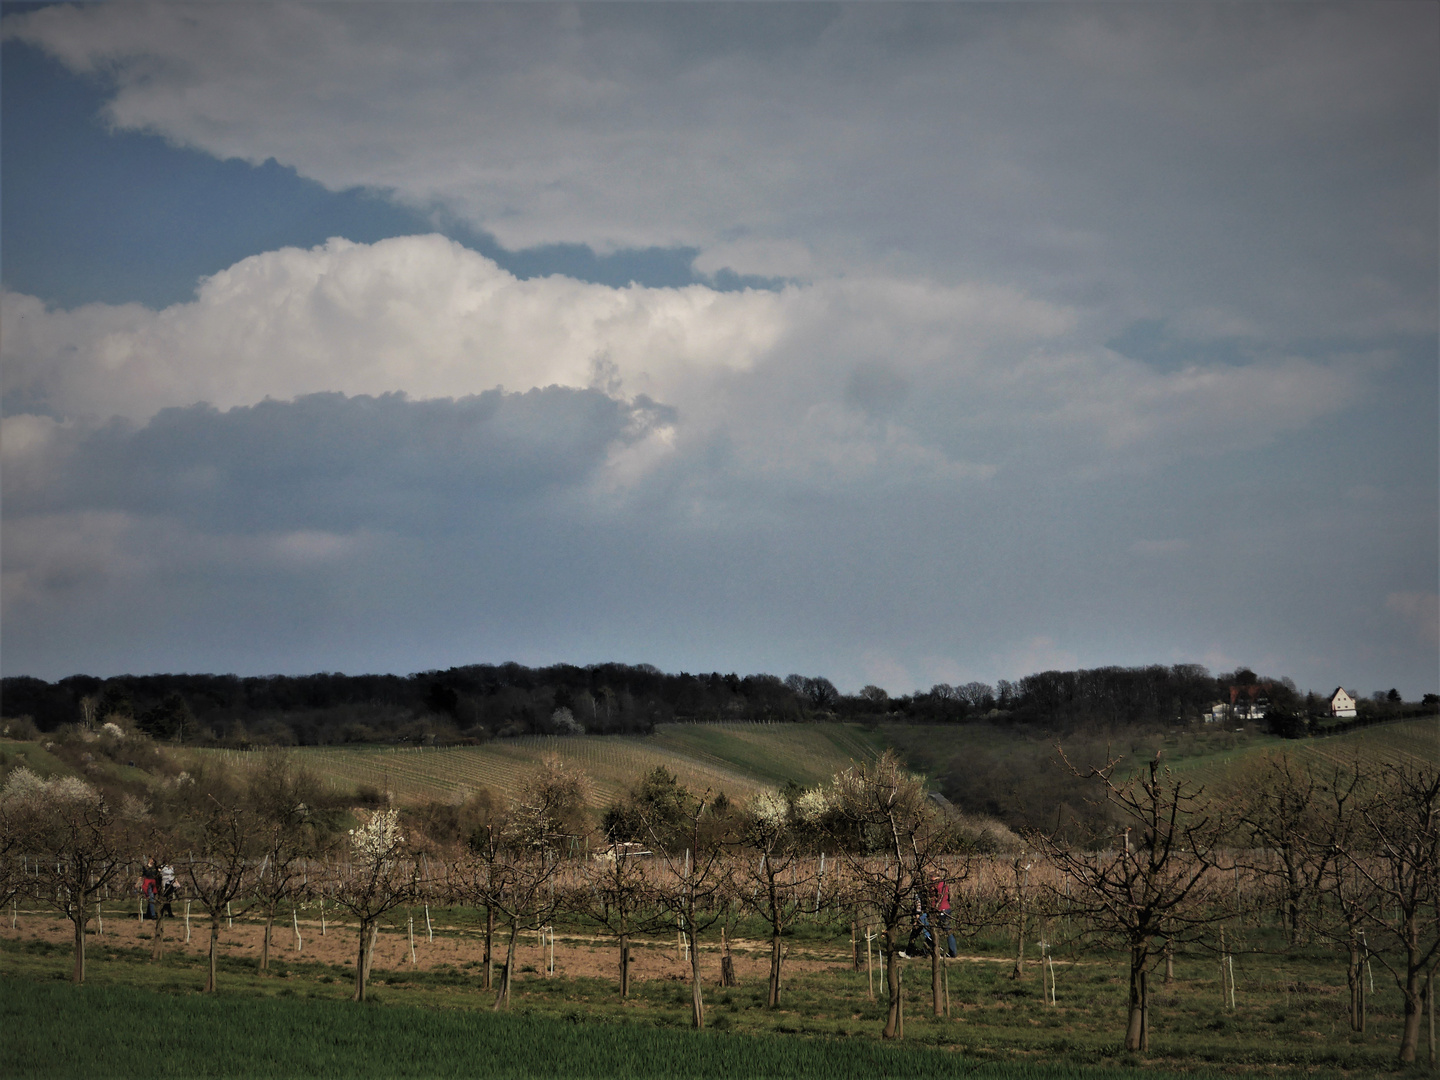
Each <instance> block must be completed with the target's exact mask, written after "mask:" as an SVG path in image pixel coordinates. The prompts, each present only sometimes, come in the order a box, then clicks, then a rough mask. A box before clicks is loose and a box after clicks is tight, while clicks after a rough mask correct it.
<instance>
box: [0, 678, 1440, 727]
mask: <svg viewBox="0 0 1440 1080" xmlns="http://www.w3.org/2000/svg"><path fill="white" fill-rule="evenodd" d="M1357 696H1358V695H1357ZM1375 696H1378V698H1379V700H1378V701H1377V700H1373V697H1375ZM1237 697H1239V698H1243V699H1244V700H1246V701H1252V702H1259V703H1261V704H1263V705H1264V706H1265V708H1266V710H1267V714H1266V715H1267V718H1268V724H1269V726H1270V727H1271V729H1272V730H1274V731H1275V732H1276V733H1277V734H1283V735H1287V736H1299V735H1303V734H1306V733H1308V732H1310V731H1312V730H1314V729H1316V728H1317V727H1319V726H1320V725H1321V724H1322V723H1328V709H1327V707H1326V702H1325V699H1324V697H1322V696H1321V695H1319V694H1316V693H1313V692H1311V693H1301V692H1300V691H1299V690H1297V689H1296V687H1295V684H1294V683H1293V681H1291V680H1290V679H1288V678H1283V677H1280V678H1275V677H1267V676H1259V675H1256V674H1255V672H1253V671H1251V670H1249V669H1248V668H1244V667H1241V668H1237V669H1236V670H1234V671H1232V672H1223V673H1219V674H1214V675H1212V674H1211V673H1210V672H1209V671H1207V670H1206V669H1205V668H1204V667H1201V666H1200V665H1197V664H1176V665H1172V666H1168V667H1167V666H1165V665H1159V664H1156V665H1150V666H1146V667H1103V668H1093V669H1089V670H1079V671H1046V672H1040V673H1037V674H1033V675H1027V676H1025V677H1024V678H1022V679H1020V680H1018V681H1016V682H1011V681H1009V680H1004V679H1002V680H1000V681H999V683H997V684H996V685H994V686H991V685H989V684H987V683H981V682H970V683H966V684H964V685H961V686H951V685H949V684H946V683H938V684H936V685H934V686H932V687H931V688H930V689H929V690H917V691H915V692H914V693H911V694H907V695H903V696H897V697H891V696H890V695H888V694H887V693H886V691H884V690H883V689H881V688H879V687H876V686H866V687H864V688H863V689H862V690H860V692H859V693H856V694H842V693H841V692H840V691H838V690H837V689H836V687H835V685H834V684H833V683H832V682H831V681H830V680H829V679H827V678H824V677H823V676H802V675H789V676H787V677H785V678H783V679H782V678H780V677H778V676H775V675H766V674H758V675H745V676H740V675H736V674H734V673H731V674H721V673H719V672H711V673H709V674H690V673H688V672H680V673H679V674H667V673H665V672H662V671H660V670H659V669H658V668H656V667H654V666H652V665H649V664H636V665H627V664H618V663H611V664H593V665H589V666H586V667H579V666H575V665H570V664H556V665H553V666H550V667H543V668H530V667H525V666H523V665H521V664H515V663H508V664H498V665H490V664H475V665H469V666H465V667H455V668H449V669H448V670H445V671H425V672H419V673H415V674H411V675H405V676H401V675H343V674H339V673H331V674H324V673H322V674H313V675H299V676H294V675H269V676H237V675H184V674H181V675H121V676H116V677H113V678H108V679H102V678H98V677H95V676H90V675H72V676H69V677H67V678H64V679H60V680H59V681H57V682H54V683H49V682H46V681H44V680H42V679H37V678H33V677H29V676H14V677H8V678H5V679H4V680H0V715H3V716H5V717H7V718H11V719H13V720H19V719H20V718H22V717H24V718H28V722H30V723H33V725H34V727H35V728H36V730H38V731H40V732H49V731H54V730H56V729H57V728H59V727H61V726H62V725H64V724H73V723H94V722H97V721H98V722H101V723H103V722H104V721H105V720H106V719H108V718H110V717H112V716H114V717H118V718H119V719H122V720H125V721H133V722H134V724H135V725H136V726H138V727H139V728H140V729H141V730H143V731H145V732H146V733H147V734H149V735H151V736H153V737H155V738H159V739H166V740H171V741H177V742H185V743H193V744H200V745H224V746H234V747H241V748H244V747H250V746H264V745H282V746H315V745H328V744H337V743H380V742H383V743H401V742H409V743H417V744H429V745H433V744H445V745H453V744H464V743H475V742H483V741H485V740H488V739H493V738H504V737H506V736H513V735H534V734H541V735H566V734H581V733H586V734H621V733H646V732H649V731H652V730H654V727H655V725H656V724H662V723H670V722H675V721H698V722H706V721H717V720H753V721H762V722H805V721H817V720H860V721H863V720H881V721H885V720H888V721H903V722H907V723H935V724H964V723H974V722H977V721H989V722H992V723H1001V724H1005V725H1011V726H1015V727H1019V728H1035V729H1039V730H1043V731H1046V732H1056V733H1071V732H1081V731H1086V730H1089V731H1103V730H1110V729H1117V728H1128V727H1135V726H1144V727H1147V728H1152V729H1155V728H1164V727H1169V726H1173V725H1177V724H1179V725H1184V724H1188V723H1191V722H1194V721H1197V720H1198V719H1199V718H1200V716H1201V714H1202V713H1204V712H1205V711H1206V710H1207V709H1208V708H1210V706H1211V705H1213V704H1214V703H1216V702H1229V701H1234V700H1236V699H1237ZM1432 697H1434V695H1427V699H1426V702H1425V703H1424V706H1423V707H1408V706H1407V705H1406V703H1404V702H1402V701H1401V700H1400V696H1399V694H1397V693H1396V692H1395V691H1393V690H1392V691H1390V692H1389V694H1388V695H1386V694H1379V695H1374V696H1372V698H1366V699H1364V700H1362V701H1361V703H1360V705H1361V715H1360V716H1359V717H1357V718H1356V719H1357V721H1360V722H1365V721H1367V720H1374V719H1395V718H1399V717H1403V716H1409V715H1420V714H1421V712H1422V709H1423V710H1424V711H1428V709H1429V708H1430V707H1431V704H1432V703H1431V702H1430V700H1429V699H1430V698H1432Z"/></svg>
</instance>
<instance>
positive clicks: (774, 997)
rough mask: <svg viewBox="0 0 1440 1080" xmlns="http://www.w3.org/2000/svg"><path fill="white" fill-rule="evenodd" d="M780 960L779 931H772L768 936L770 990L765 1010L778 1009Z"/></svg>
mask: <svg viewBox="0 0 1440 1080" xmlns="http://www.w3.org/2000/svg"><path fill="white" fill-rule="evenodd" d="M782 959H783V955H782V953H781V951H780V931H778V930H774V931H773V932H772V933H771V934H770V989H769V993H767V994H766V997H765V1005H766V1007H767V1008H771V1009H778V1008H779V1007H780V964H781V961H782Z"/></svg>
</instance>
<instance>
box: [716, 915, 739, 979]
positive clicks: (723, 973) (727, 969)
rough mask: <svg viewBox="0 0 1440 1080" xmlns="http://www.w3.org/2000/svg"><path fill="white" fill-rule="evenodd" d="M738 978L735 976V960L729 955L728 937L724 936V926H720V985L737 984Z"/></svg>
mask: <svg viewBox="0 0 1440 1080" xmlns="http://www.w3.org/2000/svg"><path fill="white" fill-rule="evenodd" d="M739 984H740V980H739V979H737V978H736V977H735V961H734V960H733V959H731V957H730V939H729V937H727V936H726V933H725V928H724V927H723V926H722V927H721V928H720V985H721V986H738V985H739Z"/></svg>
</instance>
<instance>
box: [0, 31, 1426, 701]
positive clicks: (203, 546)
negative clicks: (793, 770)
mask: <svg viewBox="0 0 1440 1080" xmlns="http://www.w3.org/2000/svg"><path fill="white" fill-rule="evenodd" d="M1437 20H1440V14H1437V9H1436V8H1435V7H1434V6H1433V5H1407V4H1397V5H1336V6H1330V5H1291V4H1283V5H1273V6H1272V5H1265V4H1254V5H1163V6H1162V5H1151V6H1140V5H1109V4H1106V5H1098V6H1079V5H1068V6H1064V7H1055V6H1040V5H1035V6H1031V5H978V4H964V5H962V4H954V5H937V4H922V5H909V4H858V5H845V6H843V7H831V6H828V5H809V4H802V5H648V4H647V5H639V6H629V5H623V4H618V5H612V4H605V5H580V6H578V7H575V6H564V7H562V6H559V5H538V4H523V5H488V4H487V5H471V4H455V5H446V4H426V5H398V4H318V5H313V6H306V5H274V6H265V7H256V6H252V5H243V6H235V5H208V6H197V5H189V4H185V5H166V4H152V5H146V6H136V5H93V6H88V7H83V8H69V7H65V8H62V7H52V8H47V9H44V10H39V11H35V12H33V13H29V14H25V15H22V16H20V17H7V18H6V19H5V21H4V26H5V28H6V32H7V33H10V34H15V35H18V36H21V37H24V38H25V39H26V40H29V41H32V42H35V43H36V44H38V45H40V46H41V47H43V48H45V49H47V50H50V51H51V52H52V53H54V54H55V55H57V56H59V57H61V58H62V59H63V60H64V61H65V62H66V63H67V64H69V65H70V66H71V67H72V68H73V69H74V70H77V71H85V72H90V73H93V74H97V75H99V76H101V77H103V78H105V79H109V80H113V83H114V86H115V96H114V99H113V101H112V103H111V106H110V109H109V114H108V116H109V119H110V120H111V121H112V122H114V123H116V124H118V125H120V126H122V127H126V128H133V129H141V130H146V131H152V132H155V133H158V134H161V135H164V136H165V137H167V138H169V139H172V140H174V141H176V142H178V143H182V144H185V145H190V146H195V147H198V148H200V149H202V150H205V151H207V152H210V153H213V154H216V155H219V156H235V157H239V158H243V159H245V160H248V161H257V162H258V161H263V160H265V159H266V158H269V157H271V156H274V157H276V158H278V159H279V160H280V161H281V162H282V163H284V164H287V165H294V166H295V167H296V168H297V169H298V170H299V171H300V172H301V173H302V174H304V175H306V176H309V177H313V178H317V179H319V180H321V181H322V182H324V183H326V184H328V185H330V186H332V187H334V188H346V187H349V186H352V185H368V186H371V187H375V188H379V189H383V190H387V191H390V192H391V193H392V194H393V195H394V197H395V198H397V199H401V200H406V201H409V202H412V203H415V204H418V205H421V206H424V207H427V208H429V207H437V208H438V209H440V210H442V211H444V212H447V213H454V214H459V215H463V216H465V217H467V218H468V219H469V220H471V221H473V222H475V223H477V224H478V225H480V226H481V227H483V228H485V229H488V230H490V231H492V232H493V233H494V234H495V235H497V236H498V237H500V239H501V240H502V241H504V242H505V243H507V244H509V245H511V246H519V245H528V244H535V243H542V242H551V241H554V242H566V243H590V244H593V245H595V246H596V247H597V248H606V247H608V246H613V245H625V244H638V245H643V244H686V245H693V246H694V247H695V248H697V249H699V251H700V255H699V257H698V260H697V266H698V268H699V269H700V270H701V271H702V272H711V271H715V270H718V269H720V268H724V267H731V268H734V269H736V270H738V271H742V272H745V271H753V272H756V273H760V274H778V275H790V276H792V278H793V280H792V281H791V282H790V283H789V284H787V285H786V286H785V287H784V288H780V289H776V290H773V291H763V290H751V291H745V292H732V293H720V292H717V291H716V290H713V289H708V288H704V287H702V286H692V287H689V288H685V289H651V288H642V287H639V286H631V287H629V288H611V287H607V286H602V285H596V284H593V283H585V282H580V281H575V280H572V279H568V278H564V277H559V276H554V277H546V278H535V279H530V280H519V279H517V278H515V277H514V276H513V275H510V274H507V273H505V272H504V271H502V270H501V269H500V268H499V267H497V266H496V265H495V264H494V263H493V262H490V261H489V260H487V259H484V258H482V257H480V256H478V255H476V254H475V253H474V252H472V251H468V250H466V249H464V248H463V247H461V246H459V245H457V244H453V243H450V242H448V241H446V240H444V239H442V238H440V237H436V236H420V237H404V238H396V239H392V240H387V241H384V242H381V243H376V244H354V243H350V242H348V241H347V240H345V239H343V238H340V239H336V240H334V241H332V242H331V243H329V244H327V245H323V246H321V247H318V248H315V249H313V250H309V251H302V250H298V249H293V248H289V249H284V250H280V251H270V252H260V253H256V254H254V255H253V256H251V257H250V258H247V259H244V260H242V261H241V262H238V263H236V264H235V265H234V266H231V267H229V268H228V269H226V270H225V271H223V272H221V273H219V274H217V275H215V276H214V277H212V278H210V279H207V280H206V281H204V282H201V283H200V284H199V287H198V289H197V292H196V296H195V298H194V300H193V301H192V302H190V303H186V304H177V305H174V306H172V307H170V308H166V309H164V310H162V311H151V310H148V309H145V308H143V307H140V306H136V305H131V306H126V307H110V306H105V305H89V306H86V307H82V308H79V309H76V310H70V311H65V310H57V309H53V308H52V309H47V308H46V307H45V305H44V304H43V303H42V302H40V301H39V300H37V299H35V298H33V297H28V296H21V295H18V294H14V293H7V294H6V295H4V297H3V298H0V300H3V305H4V311H3V322H4V327H5V333H4V337H3V340H0V352H3V356H0V360H3V363H0V377H3V391H4V406H5V408H4V411H5V413H6V418H5V424H4V444H3V450H4V476H3V479H4V496H5V511H6V512H5V520H4V530H5V533H4V547H3V558H4V564H3V568H4V590H5V591H4V597H5V609H6V626H5V631H6V642H5V644H6V651H5V662H6V665H7V670H26V669H28V670H33V671H36V672H37V673H43V674H51V675H54V674H64V673H65V670H63V668H62V669H61V670H58V671H57V670H55V668H54V665H57V664H60V663H61V661H60V660H58V659H56V658H57V656H70V655H76V656H82V655H83V656H88V657H95V658H97V659H96V660H95V662H94V663H93V664H86V665H85V666H92V667H96V668H98V669H102V670H103V669H105V668H106V666H107V665H108V666H109V669H111V670H126V669H131V670H134V669H141V670H143V669H144V667H145V665H146V664H153V665H155V666H164V667H175V666H191V667H197V668H205V667H210V668H234V667H239V668H243V669H248V670H272V669H275V668H284V667H288V668H290V669H292V670H293V669H294V668H295V667H297V666H298V667H300V668H320V667H326V666H335V667H346V668H350V669H357V668H364V667H367V666H371V667H384V668H387V669H395V668H401V669H404V668H405V667H406V666H407V665H410V666H415V667H420V666H428V665H431V664H443V663H460V662H467V661H473V660H475V659H477V658H487V659H496V658H501V657H508V656H514V657H516V658H518V659H521V660H535V661H549V660H554V659H561V658H568V659H573V660H581V661H583V660H589V659H608V658H612V657H617V656H618V657H621V658H624V659H631V660H647V661H650V662H655V663H660V664H662V665H664V666H668V667H676V668H679V667H686V666H688V667H691V668H693V667H695V666H699V665H704V666H706V667H707V668H708V667H712V666H721V667H736V668H741V669H746V668H750V669H771V670H795V669H801V670H811V671H816V672H822V673H826V674H830V675H832V676H833V677H835V678H837V681H840V682H841V683H843V684H846V685H859V684H860V683H861V682H864V681H873V680H878V681H881V682H883V683H884V684H885V685H887V686H888V687H889V688H890V689H892V690H895V691H904V690H908V689H912V688H913V685H907V683H913V684H918V685H926V684H928V682H929V681H933V680H935V679H944V680H946V681H952V682H953V681H965V679H967V678H972V677H979V678H985V679H994V678H997V677H1001V676H1009V677H1013V676H1015V675H1018V674H1023V673H1025V671H1027V670H1029V669H1032V668H1035V667H1041V666H1045V665H1047V664H1052V663H1055V664H1071V663H1077V662H1078V663H1088V664H1093V663H1113V662H1149V661H1154V660H1163V661H1181V660H1201V661H1203V662H1207V663H1210V664H1212V665H1213V666H1216V667H1223V666H1226V665H1227V664H1235V663H1240V662H1246V663H1252V664H1255V665H1257V666H1262V667H1265V668H1266V669H1267V670H1271V671H1275V672H1277V673H1284V672H1288V673H1291V674H1293V675H1295V677H1296V678H1297V679H1299V680H1300V681H1302V682H1311V683H1313V684H1316V685H1321V684H1324V688H1327V689H1328V687H1329V686H1331V685H1334V683H1336V682H1345V684H1346V685H1347V686H1348V685H1350V683H1351V681H1353V679H1354V678H1356V676H1355V675H1353V674H1352V672H1353V671H1354V668H1355V666H1356V665H1363V671H1364V672H1373V673H1374V674H1373V676H1370V675H1362V676H1360V677H1362V678H1373V679H1374V680H1377V681H1379V680H1384V681H1385V683H1386V685H1389V684H1390V683H1391V682H1403V683H1404V685H1405V689H1407V691H1409V692H1414V693H1418V692H1421V691H1424V690H1431V689H1434V688H1435V687H1434V685H1433V679H1432V678H1431V676H1432V674H1433V669H1434V655H1435V654H1434V643H1433V630H1432V629H1430V628H1432V627H1433V625H1434V620H1433V618H1432V617H1431V613H1432V612H1433V611H1434V610H1435V609H1436V599H1435V593H1436V569H1435V567H1436V550H1437V543H1440V541H1437V536H1436V532H1437V528H1436V524H1435V499H1436V495H1435V492H1436V483H1435V460H1436V458H1435V453H1436V451H1435V430H1434V415H1433V408H1431V407H1430V405H1432V404H1433V401H1434V395H1435V365H1434V350H1435V341H1436V296H1437V281H1436V278H1437V271H1436V267H1437V258H1436V250H1437V239H1436V233H1437V220H1436V218H1437V212H1436V207H1437V198H1436V160H1437V136H1436V132H1437V127H1440V124H1437V108H1440V107H1437V99H1440V82H1437V63H1436V59H1435V51H1434V41H1435V36H1436V32H1437ZM322 88H323V93H322V92H317V90H319V89H322ZM499 386H503V387H504V388H505V389H504V391H503V392H502V391H499V390H493V389H492V388H495V387H499ZM397 392H399V393H404V394H408V395H409V398H408V399H406V398H401V397H399V396H394V395H395V394H396V393H397ZM387 395H388V396H387ZM267 397H269V398H274V399H278V400H274V401H266V400H265V399H266V398H267ZM292 399H293V400H292ZM197 402H209V403H210V404H211V405H212V406H214V407H213V408H211V407H202V406H199V405H197V404H196V403H197ZM654 402H663V403H664V404H663V405H657V404H654ZM117 415H118V416H123V417H125V418H127V420H126V422H125V423H120V422H113V423H112V422H111V419H110V418H111V417H113V416H117ZM1427 634H1428V635H1430V636H1429V637H1427V636H1426V635H1427ZM47 665H48V666H47ZM1407 680H1408V681H1407ZM1373 688H1374V687H1372V686H1363V685H1362V686H1361V689H1362V691H1366V690H1369V689H1373Z"/></svg>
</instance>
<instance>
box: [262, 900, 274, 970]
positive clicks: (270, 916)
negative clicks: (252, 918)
mask: <svg viewBox="0 0 1440 1080" xmlns="http://www.w3.org/2000/svg"><path fill="white" fill-rule="evenodd" d="M274 925H275V909H274V908H273V907H272V908H269V909H267V910H266V912H265V934H264V936H263V937H261V938H260V970H261V971H269V970H270V931H271V928H272V927H274Z"/></svg>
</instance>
